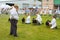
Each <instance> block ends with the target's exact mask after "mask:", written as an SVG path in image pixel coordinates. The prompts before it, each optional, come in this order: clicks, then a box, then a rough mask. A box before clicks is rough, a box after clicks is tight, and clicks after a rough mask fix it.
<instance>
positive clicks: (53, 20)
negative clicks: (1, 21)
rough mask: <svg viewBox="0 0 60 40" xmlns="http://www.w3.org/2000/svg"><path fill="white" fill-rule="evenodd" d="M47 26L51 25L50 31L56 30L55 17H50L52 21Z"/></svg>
mask: <svg viewBox="0 0 60 40" xmlns="http://www.w3.org/2000/svg"><path fill="white" fill-rule="evenodd" d="M49 24H50V25H51V29H54V28H57V25H56V19H55V16H53V17H52V21H51V23H49Z"/></svg>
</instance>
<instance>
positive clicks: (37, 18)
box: [36, 14, 42, 24]
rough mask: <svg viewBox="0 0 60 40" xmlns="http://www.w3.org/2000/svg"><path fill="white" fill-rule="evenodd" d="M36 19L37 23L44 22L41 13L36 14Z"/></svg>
mask: <svg viewBox="0 0 60 40" xmlns="http://www.w3.org/2000/svg"><path fill="white" fill-rule="evenodd" d="M36 16H37V17H36V21H37V24H42V18H41V16H40V15H39V14H36Z"/></svg>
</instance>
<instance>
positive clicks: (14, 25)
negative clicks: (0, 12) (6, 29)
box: [10, 19, 18, 36]
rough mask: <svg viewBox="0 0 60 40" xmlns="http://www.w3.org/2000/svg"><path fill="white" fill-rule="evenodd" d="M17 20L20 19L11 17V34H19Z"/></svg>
mask: <svg viewBox="0 0 60 40" xmlns="http://www.w3.org/2000/svg"><path fill="white" fill-rule="evenodd" d="M17 22H18V20H16V19H10V23H11V29H10V34H11V35H14V36H16V35H17Z"/></svg>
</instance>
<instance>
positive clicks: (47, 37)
mask: <svg viewBox="0 0 60 40" xmlns="http://www.w3.org/2000/svg"><path fill="white" fill-rule="evenodd" d="M22 17H23V15H20V18H19V21H18V28H17V31H18V32H17V33H18V37H14V36H10V35H9V32H10V22H8V18H9V15H4V14H3V15H2V16H1V15H0V40H60V19H56V20H57V26H58V29H50V28H47V27H46V26H45V25H44V24H43V25H33V24H22V22H21V19H22ZM32 18H33V16H32ZM42 18H43V23H45V22H46V20H47V19H49V20H51V16H42Z"/></svg>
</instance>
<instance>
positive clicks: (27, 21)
mask: <svg viewBox="0 0 60 40" xmlns="http://www.w3.org/2000/svg"><path fill="white" fill-rule="evenodd" d="M25 23H26V24H30V14H28V16H27V18H26V20H25Z"/></svg>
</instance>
